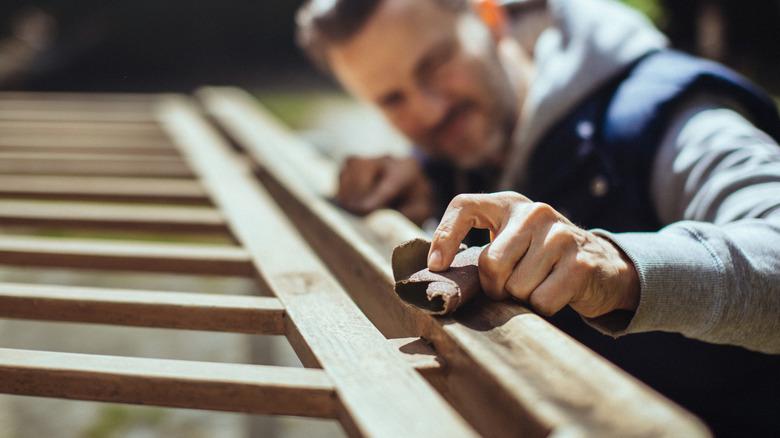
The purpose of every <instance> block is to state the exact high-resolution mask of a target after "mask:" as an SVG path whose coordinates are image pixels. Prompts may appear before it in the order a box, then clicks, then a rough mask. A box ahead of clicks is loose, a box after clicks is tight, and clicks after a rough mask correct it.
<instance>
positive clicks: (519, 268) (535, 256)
mask: <svg viewBox="0 0 780 438" xmlns="http://www.w3.org/2000/svg"><path fill="white" fill-rule="evenodd" d="M558 227H559V226H558V225H555V224H547V226H546V227H545V229H543V230H542V231H541V232H539V233H538V234H536V239H535V240H533V241H532V242H531V246H530V248H529V249H528V252H527V253H526V254H525V256H524V257H523V258H522V259H521V260H520V261H519V263H517V265H516V266H515V268H514V271H513V272H512V275H510V277H509V279H508V280H507V282H506V285H505V287H506V289H507V292H509V293H510V294H512V296H513V297H515V298H517V299H519V300H522V301H526V302H527V301H528V297H529V296H530V295H531V292H532V291H533V290H534V289H536V288H537V287H538V286H539V285H540V284H541V283H542V282H543V281H544V280H545V279H546V278H547V277H548V276H549V275H550V273H551V272H552V269H553V266H554V265H555V264H556V263H557V262H558V260H561V258H563V256H564V254H565V252H566V248H567V242H566V240H567V239H566V236H565V235H564V234H563V233H560V232H558V231H557V228H558Z"/></svg>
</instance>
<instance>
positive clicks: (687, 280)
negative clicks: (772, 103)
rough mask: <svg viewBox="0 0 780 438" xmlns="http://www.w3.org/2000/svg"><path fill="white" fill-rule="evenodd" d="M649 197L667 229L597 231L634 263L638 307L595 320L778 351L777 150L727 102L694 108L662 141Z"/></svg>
mask: <svg viewBox="0 0 780 438" xmlns="http://www.w3.org/2000/svg"><path fill="white" fill-rule="evenodd" d="M651 193H652V195H653V200H654V204H655V207H656V211H657V212H658V215H659V217H660V219H661V220H662V221H663V222H664V223H666V224H668V225H667V226H666V227H665V228H663V229H661V230H659V231H658V232H653V233H620V234H610V233H607V232H605V231H597V233H598V234H601V235H602V236H605V237H607V238H608V239H610V240H611V241H612V242H614V243H615V244H616V246H618V247H619V248H621V249H622V250H623V251H624V252H625V253H626V254H627V255H628V256H629V257H630V258H631V260H632V261H633V263H634V266H635V268H636V271H637V274H638V276H639V279H640V299H639V306H638V308H637V309H636V312H635V313H633V314H630V313H624V314H619V313H615V314H612V315H607V316H605V317H603V318H599V319H598V320H593V321H589V322H590V323H591V324H593V325H595V326H597V328H599V329H601V330H602V331H605V332H606V333H609V334H611V335H614V336H620V335H623V334H628V333H637V332H645V331H652V330H662V331H672V332H678V333H682V334H683V335H685V336H689V337H692V338H696V339H700V340H704V341H707V342H713V343H724V344H732V345H740V346H744V347H746V348H749V349H752V350H758V351H762V352H767V353H780V336H778V333H780V147H778V145H777V143H776V142H775V141H774V140H773V139H771V138H770V137H768V136H767V135H766V134H765V133H763V132H761V131H760V130H758V129H756V128H755V127H754V126H753V125H752V124H751V123H750V122H749V121H747V120H746V119H745V118H743V117H742V116H740V115H739V114H738V112H737V111H735V110H732V109H729V107H728V105H727V103H726V104H724V103H723V102H718V101H714V102H713V101H712V99H710V98H706V97H705V98H698V99H695V100H692V101H691V102H690V103H689V105H687V106H685V107H683V108H681V109H680V111H679V112H678V114H677V115H676V117H675V119H674V123H672V125H671V127H670V129H669V131H668V133H667V135H666V136H665V138H664V139H663V142H662V144H661V147H660V150H659V153H658V156H657V158H656V161H655V163H654V169H653V180H652V183H651Z"/></svg>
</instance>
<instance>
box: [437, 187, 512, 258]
mask: <svg viewBox="0 0 780 438" xmlns="http://www.w3.org/2000/svg"><path fill="white" fill-rule="evenodd" d="M506 214H507V213H506V212H504V211H501V208H500V204H499V203H498V202H497V201H496V200H495V199H494V198H493V197H492V195H488V194H479V195H475V194H461V195H458V196H456V197H455V198H453V200H452V201H451V202H450V205H449V206H448V207H447V210H446V211H445V212H444V215H443V216H442V220H441V222H440V223H439V226H438V227H437V228H436V231H435V232H434V233H433V239H432V241H431V249H430V250H429V252H428V269H430V270H432V271H442V270H445V269H447V268H449V266H450V264H452V260H453V259H454V258H455V254H457V252H458V247H459V246H460V244H461V242H463V239H464V238H465V237H466V234H468V232H469V231H470V230H471V229H472V228H488V229H491V230H497V229H498V224H499V223H502V222H503V221H504V216H505V215H506Z"/></svg>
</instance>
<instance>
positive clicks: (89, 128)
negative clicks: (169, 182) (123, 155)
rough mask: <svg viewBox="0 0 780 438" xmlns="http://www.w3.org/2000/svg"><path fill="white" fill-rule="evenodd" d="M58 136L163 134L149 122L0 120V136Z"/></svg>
mask: <svg viewBox="0 0 780 438" xmlns="http://www.w3.org/2000/svg"><path fill="white" fill-rule="evenodd" d="M44 133H46V134H48V133H51V134H59V135H78V136H82V135H85V136H93V135H113V136H136V137H142V138H147V137H158V138H159V137H163V136H164V135H165V134H164V133H163V131H162V130H161V129H160V126H159V125H157V124H156V123H154V122H152V121H150V122H133V121H129V122H123V121H117V122H89V121H67V120H3V119H2V118H0V135H2V136H4V135H6V134H44Z"/></svg>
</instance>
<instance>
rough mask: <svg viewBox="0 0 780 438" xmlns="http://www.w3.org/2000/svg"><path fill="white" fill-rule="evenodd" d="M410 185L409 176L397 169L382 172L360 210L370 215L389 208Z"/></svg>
mask: <svg viewBox="0 0 780 438" xmlns="http://www.w3.org/2000/svg"><path fill="white" fill-rule="evenodd" d="M410 183H411V178H409V175H408V174H406V173H405V172H402V171H400V169H398V168H397V167H396V169H388V170H387V171H385V172H381V173H380V175H379V182H378V183H377V184H376V185H375V186H374V187H372V189H371V191H370V193H367V194H366V196H365V197H364V198H363V199H362V200H361V202H360V204H359V205H358V208H360V209H361V210H363V211H365V212H366V213H368V212H371V211H374V210H376V209H378V208H383V207H387V206H389V205H390V204H391V203H392V201H393V200H395V199H396V198H398V197H399V196H400V195H401V193H402V192H403V191H405V190H406V189H407V187H408V186H409V184H410Z"/></svg>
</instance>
